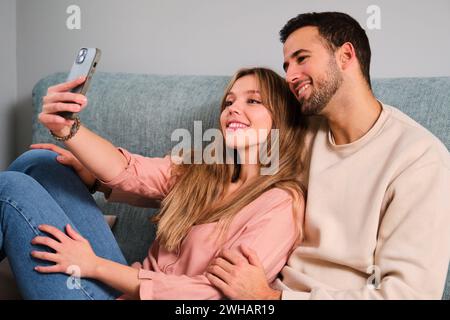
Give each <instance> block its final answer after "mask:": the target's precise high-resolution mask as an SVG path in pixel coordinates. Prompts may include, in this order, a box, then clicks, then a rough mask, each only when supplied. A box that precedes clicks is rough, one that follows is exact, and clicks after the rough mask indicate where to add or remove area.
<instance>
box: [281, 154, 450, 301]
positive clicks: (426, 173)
mask: <svg viewBox="0 0 450 320" xmlns="http://www.w3.org/2000/svg"><path fill="white" fill-rule="evenodd" d="M387 195H388V196H390V197H391V201H390V203H389V205H388V207H387V209H386V211H385V214H384V216H383V217H382V220H381V223H380V227H379V233H378V244H377V248H376V251H375V255H374V261H375V266H374V269H373V270H375V272H373V274H374V275H375V277H376V276H377V273H378V272H379V279H378V283H379V287H378V289H374V288H371V287H370V286H367V285H366V286H364V287H363V288H361V289H359V290H327V289H322V288H313V289H312V290H311V292H296V291H291V290H284V291H283V292H282V299H441V298H442V293H443V290H444V285H445V279H446V275H447V270H448V266H449V259H450V169H449V168H448V167H446V166H445V165H442V163H423V162H422V164H416V165H413V166H411V167H409V168H408V169H406V170H405V171H404V172H403V173H402V174H400V175H399V176H398V177H397V179H395V180H394V181H393V183H392V184H391V185H390V186H389V188H388V190H387Z"/></svg>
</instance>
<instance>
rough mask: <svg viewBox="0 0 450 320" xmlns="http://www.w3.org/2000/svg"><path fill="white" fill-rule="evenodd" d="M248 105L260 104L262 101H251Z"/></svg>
mask: <svg viewBox="0 0 450 320" xmlns="http://www.w3.org/2000/svg"><path fill="white" fill-rule="evenodd" d="M248 103H250V104H260V103H261V101H258V100H256V99H249V100H248Z"/></svg>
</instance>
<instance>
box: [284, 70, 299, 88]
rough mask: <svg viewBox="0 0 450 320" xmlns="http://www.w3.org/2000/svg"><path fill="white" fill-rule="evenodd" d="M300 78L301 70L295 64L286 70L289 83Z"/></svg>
mask: <svg viewBox="0 0 450 320" xmlns="http://www.w3.org/2000/svg"><path fill="white" fill-rule="evenodd" d="M299 79H300V70H299V69H298V68H295V67H294V66H292V67H291V66H290V67H289V68H288V69H287V70H286V81H287V83H289V84H294V83H296V82H297V81H298V80H299Z"/></svg>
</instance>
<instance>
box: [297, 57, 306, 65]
mask: <svg viewBox="0 0 450 320" xmlns="http://www.w3.org/2000/svg"><path fill="white" fill-rule="evenodd" d="M306 58H308V56H300V57H298V58H297V63H302V62H303V61H305V59H306Z"/></svg>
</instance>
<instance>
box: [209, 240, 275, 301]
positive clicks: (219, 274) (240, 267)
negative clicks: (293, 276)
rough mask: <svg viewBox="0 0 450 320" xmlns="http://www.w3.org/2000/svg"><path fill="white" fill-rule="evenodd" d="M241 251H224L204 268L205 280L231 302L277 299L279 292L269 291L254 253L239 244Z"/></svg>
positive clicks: (263, 273) (262, 269)
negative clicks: (205, 271)
mask: <svg viewBox="0 0 450 320" xmlns="http://www.w3.org/2000/svg"><path fill="white" fill-rule="evenodd" d="M240 248H241V252H242V253H241V252H238V251H236V250H223V251H222V252H221V253H220V255H219V256H218V257H217V258H216V259H214V260H213V261H212V262H211V264H210V265H209V267H208V269H207V274H206V277H207V278H208V280H209V281H211V283H212V284H213V285H214V286H215V287H217V288H218V289H220V290H221V291H222V292H223V294H224V295H225V296H227V297H228V298H230V299H233V300H280V299H281V291H278V290H274V289H272V288H271V287H270V286H269V284H268V282H267V279H266V274H265V272H264V268H263V266H262V264H261V262H260V260H259V258H258V256H257V255H256V253H255V252H254V251H253V250H252V249H250V248H248V247H247V246H244V245H242V246H241V247H240Z"/></svg>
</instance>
